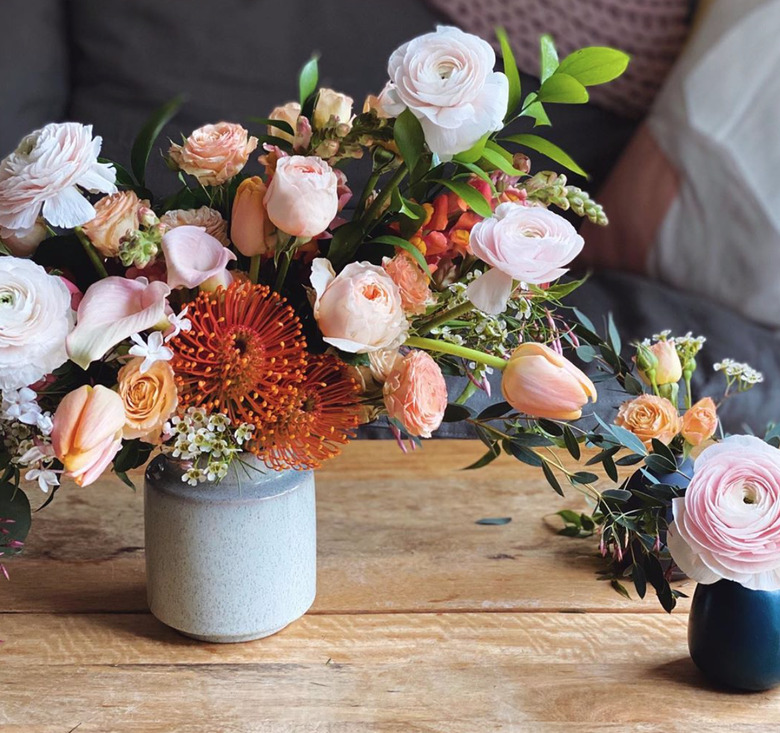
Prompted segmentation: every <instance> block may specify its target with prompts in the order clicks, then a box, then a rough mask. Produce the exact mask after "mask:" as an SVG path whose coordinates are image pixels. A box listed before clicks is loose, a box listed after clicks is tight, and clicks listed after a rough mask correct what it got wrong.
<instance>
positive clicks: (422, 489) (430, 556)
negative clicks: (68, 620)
mask: <svg viewBox="0 0 780 733" xmlns="http://www.w3.org/2000/svg"><path fill="white" fill-rule="evenodd" d="M482 451H483V446H482V445H481V444H479V443H476V442H471V441H431V442H428V443H426V444H425V447H424V449H423V450H421V451H417V452H415V453H413V454H409V455H404V454H402V453H401V452H400V451H399V450H397V449H396V447H395V446H394V445H393V444H389V443H382V444H378V443H376V442H368V441H365V442H357V443H352V444H351V445H350V446H348V448H347V449H346V451H345V454H344V455H343V456H342V457H340V458H338V459H336V460H334V461H332V462H331V463H329V464H327V466H326V467H325V468H324V469H323V470H322V471H320V472H319V473H318V475H317V491H318V532H319V576H318V595H317V601H316V604H315V607H314V609H313V613H320V614H323V613H339V614H342V613H383V612H390V611H392V612H439V611H555V610H580V611H605V610H620V611H623V612H631V613H661V612H662V611H661V609H660V606H659V605H658V604H657V602H656V601H655V599H654V598H649V599H647V600H646V601H645V602H639V601H636V600H635V601H626V600H625V599H623V598H621V597H620V596H619V595H618V594H617V593H615V592H614V591H613V590H612V589H610V588H609V587H608V585H607V584H604V583H599V582H597V581H596V580H595V578H594V571H595V569H596V568H597V567H599V562H598V559H597V558H596V556H595V552H594V551H595V541H594V540H584V541H583V540H572V539H569V538H564V537H559V536H557V535H556V534H555V531H554V530H553V529H551V527H550V524H548V522H549V521H553V520H552V519H551V518H550V519H548V522H546V521H545V517H548V516H549V515H551V514H552V513H553V512H555V511H557V510H558V509H562V508H564V507H584V502H583V500H582V498H581V496H579V495H578V494H577V493H576V492H575V491H573V490H572V491H571V492H570V496H568V497H567V498H566V499H561V498H560V497H558V496H557V495H556V494H554V493H553V492H552V490H551V489H550V488H549V487H548V486H547V484H546V483H545V481H544V479H543V478H542V477H541V473H540V472H539V471H538V470H537V469H533V468H529V467H527V466H525V465H524V464H520V463H518V462H517V461H515V460H513V459H511V458H509V457H502V458H501V459H499V460H498V461H496V462H495V463H493V464H491V465H490V466H488V467H487V468H485V469H482V470H479V471H461V470H459V469H460V468H461V467H463V466H465V465H468V464H469V463H470V462H471V461H472V460H474V459H475V458H477V457H478V456H479V455H480V454H481V453H482ZM138 483H140V481H139V482H138ZM486 516H511V517H512V518H513V521H512V523H511V524H508V525H505V526H493V527H489V526H480V525H476V524H475V521H476V520H477V519H480V518H481V517H486ZM554 526H555V527H558V526H560V525H558V524H555V525H554ZM142 548H143V512H142V492H141V491H139V492H138V493H136V494H133V492H131V491H130V490H129V489H127V488H126V487H125V486H124V485H123V484H121V483H120V482H119V481H118V480H116V479H107V480H104V481H101V482H100V483H99V484H97V485H95V486H92V487H87V488H85V489H80V488H78V487H76V486H73V485H67V486H65V487H63V489H62V490H61V492H60V493H59V494H58V496H57V498H56V500H55V501H54V502H53V503H52V504H51V505H50V506H49V507H47V508H46V509H45V510H43V511H42V512H40V513H39V514H36V515H35V521H34V525H33V533H32V535H31V537H30V541H29V543H28V547H27V550H26V554H25V556H23V557H22V558H20V559H19V560H17V561H14V562H12V563H10V564H9V565H10V569H11V572H12V582H11V583H10V584H4V585H3V586H2V588H0V612H2V611H17V612H19V611H24V612H107V611H123V612H141V611H145V610H146V600H145V590H144V569H143V550H142ZM690 588H691V584H687V585H685V584H683V586H682V589H683V590H686V589H687V590H690Z"/></svg>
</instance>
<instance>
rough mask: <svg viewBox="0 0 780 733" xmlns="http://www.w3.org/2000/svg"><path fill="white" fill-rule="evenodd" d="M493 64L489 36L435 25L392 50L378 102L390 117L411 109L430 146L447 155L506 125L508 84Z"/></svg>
mask: <svg viewBox="0 0 780 733" xmlns="http://www.w3.org/2000/svg"><path fill="white" fill-rule="evenodd" d="M495 63H496V54H495V52H494V51H493V48H492V47H491V45H490V44H489V43H488V42H487V41H484V40H482V39H481V38H479V37H478V36H474V35H472V34H470V33H464V32H463V31H462V30H460V29H459V28H454V27H451V26H439V27H438V28H437V29H436V31H435V32H433V33H426V34H425V35H423V36H419V37H418V38H415V39H414V40H412V41H409V42H408V43H405V44H404V45H403V46H401V47H400V48H398V49H397V50H395V51H394V52H393V54H392V55H391V56H390V60H389V62H388V65H387V73H388V75H389V77H390V81H389V82H388V83H387V86H386V87H385V88H384V90H383V91H382V94H381V95H380V97H379V103H380V105H381V107H382V110H383V112H384V113H385V114H386V115H388V116H390V117H397V116H398V115H400V114H401V113H402V112H403V111H404V110H405V109H409V110H411V112H412V113H413V114H414V116H415V117H417V119H419V120H420V124H421V125H422V129H423V132H424V133H425V142H427V143H428V147H429V148H430V149H431V151H432V152H434V153H436V154H437V155H438V156H439V158H441V160H450V159H451V158H452V157H453V156H454V155H457V154H458V153H462V152H464V151H465V150H468V149H469V148H470V147H472V146H473V145H474V144H475V143H476V142H477V141H478V140H479V139H480V138H481V137H482V136H483V135H485V134H486V133H489V132H494V131H496V130H500V129H501V128H502V127H503V126H504V115H505V114H506V111H507V105H508V102H509V83H508V81H507V78H506V76H505V75H504V74H502V73H500V72H497V71H494V70H493V67H494V66H495Z"/></svg>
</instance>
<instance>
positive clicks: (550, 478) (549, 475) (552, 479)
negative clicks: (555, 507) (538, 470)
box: [542, 461, 563, 496]
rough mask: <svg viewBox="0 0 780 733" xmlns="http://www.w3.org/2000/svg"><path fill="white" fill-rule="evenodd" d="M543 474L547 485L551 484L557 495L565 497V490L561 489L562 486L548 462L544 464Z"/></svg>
mask: <svg viewBox="0 0 780 733" xmlns="http://www.w3.org/2000/svg"><path fill="white" fill-rule="evenodd" d="M542 473H543V474H544V477H545V478H546V479H547V483H548V484H550V486H552V488H553V490H554V491H555V493H556V494H560V495H561V496H563V489H562V488H561V484H560V482H559V481H558V479H557V478H556V476H555V474H554V473H553V470H552V469H551V468H550V466H549V464H548V463H547V462H546V461H545V462H544V463H542Z"/></svg>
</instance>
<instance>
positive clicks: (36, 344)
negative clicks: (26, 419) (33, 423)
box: [0, 257, 73, 392]
mask: <svg viewBox="0 0 780 733" xmlns="http://www.w3.org/2000/svg"><path fill="white" fill-rule="evenodd" d="M72 328H73V311H71V308H70V291H69V290H68V288H67V287H65V283H63V282H62V280H61V279H60V278H59V277H56V276H54V275H49V274H48V273H47V272H46V270H44V269H43V268H42V267H41V266H40V265H36V264H35V263H34V262H32V261H31V260H25V259H20V258H18V257H0V390H2V391H3V392H5V391H6V390H14V389H19V388H20V387H26V386H27V385H30V384H33V383H35V382H37V381H38V380H39V379H41V377H43V376H45V375H46V374H49V373H51V372H52V371H53V370H54V369H56V368H57V367H58V366H61V365H62V364H64V363H65V362H66V361H67V359H68V355H67V352H66V351H65V339H66V337H67V336H68V334H69V333H70V331H71V329H72Z"/></svg>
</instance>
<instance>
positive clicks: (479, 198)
mask: <svg viewBox="0 0 780 733" xmlns="http://www.w3.org/2000/svg"><path fill="white" fill-rule="evenodd" d="M434 183H439V184H441V185H442V186H444V187H445V188H448V189H449V190H450V191H452V192H453V193H454V194H456V195H457V196H460V198H462V199H463V200H464V201H465V202H466V205H467V206H468V207H469V208H470V209H472V210H473V211H474V212H475V213H477V214H479V216H484V217H486V218H487V217H489V216H491V215H492V214H493V210H492V209H491V208H490V204H489V203H488V202H487V201H486V200H485V197H484V196H483V195H482V194H481V193H480V192H479V191H477V190H476V189H475V188H473V187H471V186H469V184H468V183H464V182H463V181H446V180H443V179H437V180H436V181H434Z"/></svg>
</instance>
